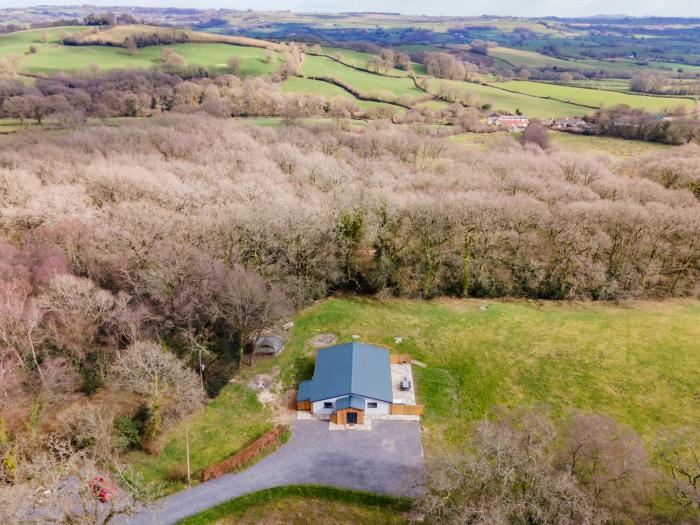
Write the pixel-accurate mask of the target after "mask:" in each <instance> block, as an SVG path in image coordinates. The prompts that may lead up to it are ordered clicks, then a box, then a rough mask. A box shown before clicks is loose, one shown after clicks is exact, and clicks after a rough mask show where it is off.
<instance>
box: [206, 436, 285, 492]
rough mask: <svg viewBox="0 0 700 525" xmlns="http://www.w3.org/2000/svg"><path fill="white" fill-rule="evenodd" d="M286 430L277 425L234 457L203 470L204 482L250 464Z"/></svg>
mask: <svg viewBox="0 0 700 525" xmlns="http://www.w3.org/2000/svg"><path fill="white" fill-rule="evenodd" d="M285 430H287V427H285V426H284V425H276V426H275V427H274V428H273V429H272V430H270V431H268V432H266V433H265V434H263V435H262V436H260V437H259V438H258V439H256V440H255V441H253V442H252V443H251V444H250V445H248V446H247V447H246V448H244V449H243V450H241V451H239V452H236V453H235V454H234V455H233V456H231V457H229V458H226V459H225V460H223V461H221V462H219V463H216V464H215V465H212V466H210V467H207V468H205V469H203V470H202V481H209V480H210V479H216V478H218V477H220V476H223V475H224V474H228V473H229V472H232V471H234V470H236V469H238V468H240V467H242V466H243V465H245V464H246V463H248V462H250V461H251V460H252V459H253V458H254V457H255V456H257V455H258V454H260V452H262V451H263V450H264V449H266V448H267V447H270V446H272V445H274V444H276V443H277V442H278V441H279V438H280V436H281V435H282V434H283V433H284V432H285Z"/></svg>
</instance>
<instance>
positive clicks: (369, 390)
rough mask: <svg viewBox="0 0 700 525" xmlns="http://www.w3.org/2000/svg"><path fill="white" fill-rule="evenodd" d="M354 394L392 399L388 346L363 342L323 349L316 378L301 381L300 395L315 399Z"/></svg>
mask: <svg viewBox="0 0 700 525" xmlns="http://www.w3.org/2000/svg"><path fill="white" fill-rule="evenodd" d="M352 394H354V395H356V396H362V397H369V398H372V399H377V400H379V401H386V402H387V403H391V401H392V398H393V396H392V392H391V365H390V363H389V351H388V350H386V349H385V348H379V347H377V346H372V345H365V344H362V343H346V344H343V345H338V346H332V347H330V348H323V349H321V350H319V351H318V353H317V354H316V370H315V371H314V378H313V379H312V380H310V381H304V382H302V383H301V384H300V385H299V392H298V393H297V399H298V400H300V401H305V400H310V401H311V402H314V401H320V400H322V399H330V398H332V397H340V396H350V395H352ZM362 408H364V403H363V405H362Z"/></svg>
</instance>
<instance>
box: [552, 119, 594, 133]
mask: <svg viewBox="0 0 700 525" xmlns="http://www.w3.org/2000/svg"><path fill="white" fill-rule="evenodd" d="M551 127H552V129H556V130H561V131H570V132H572V133H586V132H589V131H591V129H593V125H592V124H590V123H589V122H586V121H585V120H583V119H582V118H579V117H567V118H559V119H556V120H553V121H552V124H551Z"/></svg>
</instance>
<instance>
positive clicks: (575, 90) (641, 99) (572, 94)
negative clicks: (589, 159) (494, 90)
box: [497, 80, 695, 113]
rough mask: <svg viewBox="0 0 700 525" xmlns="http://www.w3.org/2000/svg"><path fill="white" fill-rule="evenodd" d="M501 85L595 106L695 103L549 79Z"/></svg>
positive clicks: (660, 108) (667, 107)
mask: <svg viewBox="0 0 700 525" xmlns="http://www.w3.org/2000/svg"><path fill="white" fill-rule="evenodd" d="M497 86H499V87H502V88H505V89H510V90H513V91H517V92H518V93H522V94H525V95H532V96H536V97H550V98H552V99H556V100H560V101H564V102H570V103H573V104H581V105H584V106H590V107H595V108H601V107H610V106H616V105H618V104H627V105H628V106H630V107H633V108H642V109H645V110H646V111H650V112H659V113H661V112H667V111H672V110H674V109H676V108H677V107H678V106H684V107H685V108H686V109H688V110H690V109H692V108H693V107H694V106H695V101H694V100H692V99H688V98H678V97H654V96H644V95H632V94H629V93H621V92H619V91H604V90H600V89H588V88H583V87H574V86H564V85H560V84H549V83H545V82H531V81H524V80H513V81H510V82H501V83H499V84H497Z"/></svg>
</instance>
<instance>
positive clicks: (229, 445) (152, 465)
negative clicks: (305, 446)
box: [125, 384, 273, 494]
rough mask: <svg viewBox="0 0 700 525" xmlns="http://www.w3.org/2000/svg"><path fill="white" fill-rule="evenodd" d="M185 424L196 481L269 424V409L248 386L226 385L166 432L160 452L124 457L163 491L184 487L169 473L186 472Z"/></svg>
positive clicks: (179, 480) (270, 423) (130, 454)
mask: <svg viewBox="0 0 700 525" xmlns="http://www.w3.org/2000/svg"><path fill="white" fill-rule="evenodd" d="M186 426H189V436H190V461H191V468H192V472H193V481H195V482H197V481H199V479H200V471H201V469H203V468H204V467H207V466H209V465H213V464H214V463H217V462H219V461H221V460H223V459H225V458H227V457H228V456H230V455H232V454H234V453H235V452H237V451H238V450H240V449H241V448H243V447H244V446H246V445H248V444H249V443H250V442H252V441H253V440H255V439H256V438H258V437H259V436H260V435H262V434H264V433H265V432H267V431H268V430H269V429H270V428H272V426H273V425H272V422H271V421H270V414H269V412H268V411H267V410H266V409H265V407H263V406H262V405H261V404H260V403H259V402H258V399H257V396H256V395H255V393H254V392H253V391H252V390H250V389H248V388H246V387H244V386H242V385H239V384H230V385H227V386H226V387H225V388H224V389H223V390H222V391H221V394H219V396H218V397H217V398H216V399H214V400H212V401H210V402H209V404H207V405H206V407H204V408H203V409H202V410H200V411H199V412H196V413H195V414H193V415H192V416H190V417H189V418H188V419H187V421H183V422H181V423H180V424H178V425H176V426H175V427H174V428H172V429H171V430H170V431H168V432H167V435H166V436H164V439H163V442H164V448H163V451H162V452H161V453H159V454H154V455H149V454H147V453H145V452H141V451H137V452H131V453H129V454H128V455H127V456H126V457H125V460H126V461H127V463H129V464H130V465H131V466H132V468H133V469H134V470H136V471H137V472H139V473H140V474H142V475H143V476H144V479H145V481H148V482H151V483H156V484H161V485H163V486H164V491H165V493H166V494H167V493H171V492H175V491H177V490H181V489H183V488H184V487H185V483H184V482H183V480H181V479H173V478H174V476H173V475H172V473H173V472H177V471H180V472H186V467H185V465H186V456H185V428H186Z"/></svg>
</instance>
